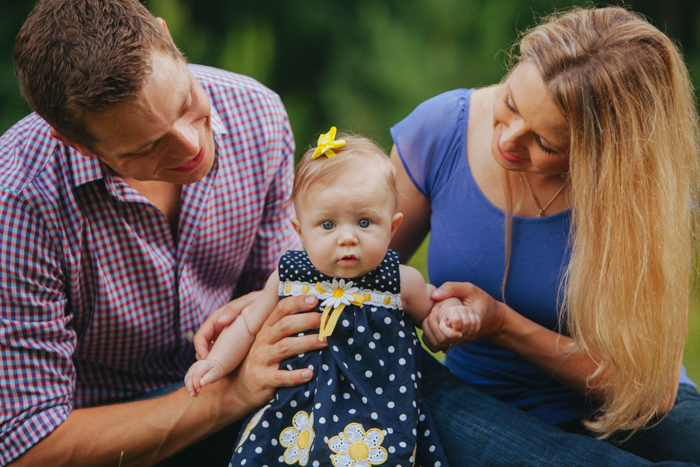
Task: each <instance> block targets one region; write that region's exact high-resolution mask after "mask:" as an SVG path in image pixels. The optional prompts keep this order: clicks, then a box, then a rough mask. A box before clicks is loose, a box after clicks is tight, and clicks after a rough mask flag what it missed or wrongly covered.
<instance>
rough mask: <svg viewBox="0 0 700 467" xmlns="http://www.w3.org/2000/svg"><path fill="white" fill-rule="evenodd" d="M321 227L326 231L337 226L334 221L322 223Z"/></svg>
mask: <svg viewBox="0 0 700 467" xmlns="http://www.w3.org/2000/svg"><path fill="white" fill-rule="evenodd" d="M321 227H323V229H325V230H331V229H332V228H333V227H335V224H334V223H333V222H332V221H323V222H322V223H321Z"/></svg>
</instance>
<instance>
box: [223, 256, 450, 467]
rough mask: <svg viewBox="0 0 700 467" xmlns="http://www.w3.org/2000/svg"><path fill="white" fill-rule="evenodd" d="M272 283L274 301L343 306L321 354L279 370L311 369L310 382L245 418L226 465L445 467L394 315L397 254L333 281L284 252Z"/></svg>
mask: <svg viewBox="0 0 700 467" xmlns="http://www.w3.org/2000/svg"><path fill="white" fill-rule="evenodd" d="M279 276H280V294H279V295H280V297H281V298H283V297H286V296H290V295H299V294H304V293H313V294H315V295H317V296H319V297H320V298H319V303H320V304H323V303H326V304H328V303H331V307H332V306H333V305H334V304H335V303H336V302H340V301H343V298H342V297H344V298H347V299H348V300H347V301H348V302H350V303H351V304H348V305H347V306H345V308H344V309H343V310H342V312H341V313H340V315H339V319H338V321H337V324H336V325H335V328H334V329H333V331H332V334H331V335H330V336H329V337H328V348H327V349H323V350H320V351H317V352H311V353H307V354H302V355H298V356H296V357H294V358H290V359H287V360H285V361H284V362H282V363H281V364H280V367H281V368H288V369H297V368H304V367H308V368H312V369H313V370H314V379H313V380H312V381H310V382H308V383H307V384H305V385H302V386H296V387H292V388H280V389H278V390H277V394H276V395H275V398H274V399H273V400H272V401H270V403H269V404H268V405H266V406H265V407H263V408H262V409H260V411H258V412H257V413H256V414H254V415H252V416H251V417H250V418H249V419H248V421H247V423H246V428H245V429H244V430H243V431H242V432H241V434H240V435H239V439H238V441H237V443H236V447H235V449H234V453H233V457H232V458H231V465H232V466H239V465H245V466H279V465H301V466H307V465H308V466H313V467H321V466H333V467H341V466H342V467H370V466H375V465H384V466H391V467H394V466H405V467H410V466H413V465H421V466H425V467H428V466H430V467H439V466H442V467H444V466H447V461H446V459H445V455H444V453H443V451H442V446H441V445H440V443H439V441H438V439H437V433H436V431H435V429H434V427H433V423H432V419H431V418H430V414H429V412H428V411H427V404H425V403H423V402H422V400H421V395H420V387H421V381H420V378H421V374H420V358H419V357H417V356H418V351H419V342H418V338H417V336H416V334H415V332H414V328H413V323H412V321H411V320H410V318H409V317H408V316H407V315H405V314H404V312H403V310H402V309H401V297H400V290H401V284H400V276H399V261H398V254H397V253H395V252H393V251H389V252H387V255H386V257H385V258H384V261H383V262H382V263H381V264H380V265H379V266H378V267H377V268H376V269H374V270H373V271H371V272H369V273H367V274H366V275H364V276H362V277H359V278H354V279H347V280H338V279H334V278H331V277H329V276H326V275H324V274H322V273H320V272H318V271H317V270H316V268H314V267H313V265H312V264H311V262H310V261H309V258H308V256H307V255H306V253H305V252H303V251H290V252H287V253H286V254H285V255H284V256H283V257H282V259H281V260H280V265H279ZM329 297H330V298H329ZM352 303H362V304H361V305H358V304H352ZM320 308H321V311H323V308H325V306H320Z"/></svg>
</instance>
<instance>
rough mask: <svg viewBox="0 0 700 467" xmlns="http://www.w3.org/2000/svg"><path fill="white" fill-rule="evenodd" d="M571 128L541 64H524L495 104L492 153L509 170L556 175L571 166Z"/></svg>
mask: <svg viewBox="0 0 700 467" xmlns="http://www.w3.org/2000/svg"><path fill="white" fill-rule="evenodd" d="M568 150H569V127H568V125H567V122H566V119H565V118H564V114H562V112H561V110H560V109H559V107H558V106H557V105H556V104H555V103H554V101H553V100H552V98H551V97H549V94H548V93H547V89H546V88H545V85H544V81H542V77H541V76H540V73H539V71H538V70H537V67H536V66H535V65H534V64H532V63H527V62H525V63H521V64H520V65H518V66H517V67H516V68H515V69H514V70H513V72H512V73H511V74H510V76H509V77H508V80H507V81H506V82H505V83H504V84H503V85H501V86H500V88H499V89H498V92H497V95H496V101H495V103H494V105H493V139H492V141H491V154H492V155H493V157H494V159H496V162H498V164H499V165H501V166H502V167H503V168H504V169H506V170H517V171H522V172H531V173H537V174H542V175H555V174H560V173H562V172H566V171H568V169H569V154H568Z"/></svg>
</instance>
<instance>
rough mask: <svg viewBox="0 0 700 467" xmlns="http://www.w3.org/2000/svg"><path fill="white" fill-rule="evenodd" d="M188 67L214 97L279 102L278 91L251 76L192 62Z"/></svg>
mask: <svg viewBox="0 0 700 467" xmlns="http://www.w3.org/2000/svg"><path fill="white" fill-rule="evenodd" d="M188 67H189V69H190V71H191V72H192V75H194V77H195V79H197V81H198V82H199V84H201V85H202V87H203V88H204V89H205V91H207V93H208V94H209V95H210V97H212V98H214V97H222V98H229V99H244V100H246V99H247V100H256V101H261V100H268V101H274V102H279V96H278V95H277V93H276V92H274V91H273V90H271V89H270V88H268V87H267V86H265V85H264V84H262V83H260V82H259V81H257V80H255V79H254V78H251V77H250V76H246V75H241V74H239V73H234V72H232V71H226V70H222V69H220V68H214V67H210V66H206V65H196V64H190V65H188Z"/></svg>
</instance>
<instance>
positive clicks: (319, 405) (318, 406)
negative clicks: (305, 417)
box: [314, 402, 321, 410]
mask: <svg viewBox="0 0 700 467" xmlns="http://www.w3.org/2000/svg"><path fill="white" fill-rule="evenodd" d="M314 408H315V409H316V410H318V409H320V408H321V403H320V402H316V405H314Z"/></svg>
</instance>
